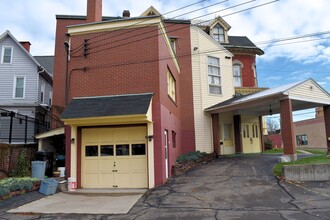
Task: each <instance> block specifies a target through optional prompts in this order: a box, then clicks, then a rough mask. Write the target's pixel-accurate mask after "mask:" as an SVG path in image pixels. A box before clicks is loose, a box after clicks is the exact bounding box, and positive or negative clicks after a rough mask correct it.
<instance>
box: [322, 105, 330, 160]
mask: <svg viewBox="0 0 330 220" xmlns="http://www.w3.org/2000/svg"><path fill="white" fill-rule="evenodd" d="M323 112H324V124H325V137H326V139H327V148H328V152H327V154H328V155H329V154H330V105H325V106H323Z"/></svg>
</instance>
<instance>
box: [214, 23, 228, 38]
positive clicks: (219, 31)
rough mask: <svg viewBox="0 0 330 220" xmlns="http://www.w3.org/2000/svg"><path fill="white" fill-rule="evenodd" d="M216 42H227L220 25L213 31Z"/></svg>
mask: <svg viewBox="0 0 330 220" xmlns="http://www.w3.org/2000/svg"><path fill="white" fill-rule="evenodd" d="M212 35H213V38H214V40H216V41H218V42H225V32H224V30H223V28H222V27H221V25H220V24H216V25H215V26H214V27H213V29H212Z"/></svg>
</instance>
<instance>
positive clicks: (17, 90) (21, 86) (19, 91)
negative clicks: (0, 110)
mask: <svg viewBox="0 0 330 220" xmlns="http://www.w3.org/2000/svg"><path fill="white" fill-rule="evenodd" d="M24 96H25V76H15V78H14V98H17V99H24Z"/></svg>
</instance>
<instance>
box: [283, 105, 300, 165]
mask: <svg viewBox="0 0 330 220" xmlns="http://www.w3.org/2000/svg"><path fill="white" fill-rule="evenodd" d="M280 110H281V133H282V138H283V145H284V156H287V157H289V158H290V160H291V161H294V160H297V153H296V143H295V138H294V132H293V120H292V101H291V99H284V100H281V101H280Z"/></svg>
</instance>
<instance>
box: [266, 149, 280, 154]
mask: <svg viewBox="0 0 330 220" xmlns="http://www.w3.org/2000/svg"><path fill="white" fill-rule="evenodd" d="M283 152H284V150H283V148H273V149H270V150H265V152H263V153H264V154H283Z"/></svg>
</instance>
